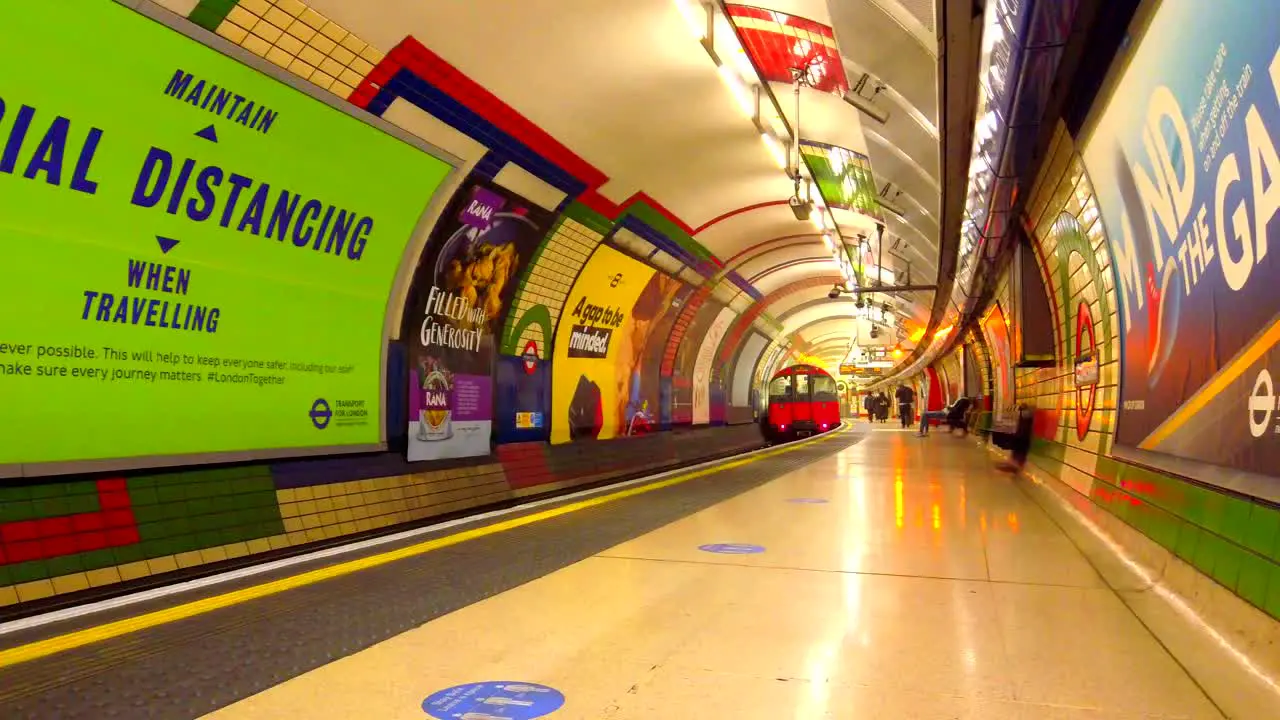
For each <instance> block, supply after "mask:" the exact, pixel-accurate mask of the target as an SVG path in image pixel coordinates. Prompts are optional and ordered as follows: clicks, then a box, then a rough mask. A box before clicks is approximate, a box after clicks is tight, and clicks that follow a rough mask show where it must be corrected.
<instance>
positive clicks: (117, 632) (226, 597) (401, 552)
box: [0, 430, 843, 669]
mask: <svg viewBox="0 0 1280 720" xmlns="http://www.w3.org/2000/svg"><path fill="white" fill-rule="evenodd" d="M841 432H843V430H842V431H841ZM837 434H840V433H825V434H822V435H818V436H817V437H814V438H811V439H809V440H804V441H801V442H795V443H789V444H787V445H784V446H782V447H779V448H775V449H771V450H766V451H764V452H762V453H759V454H756V455H752V456H750V457H747V458H742V459H738V460H728V461H725V462H722V463H719V464H716V465H715V466H713V467H707V468H702V469H701V470H694V471H692V472H688V473H683V474H681V475H677V476H675V477H670V478H667V479H665V480H658V481H656V482H653V483H647V484H644V485H639V486H636V487H630V488H627V489H625V490H619V491H618V492H614V493H609V494H606V495H600V496H597V497H593V498H587V499H585V500H579V501H577V502H573V503H569V504H568V505H563V506H561V507H557V508H552V509H550V510H543V511H541V512H536V513H532V514H529V515H524V516H521V517H516V518H511V519H509V520H502V521H499V522H496V523H492V524H489V525H484V526H482V527H476V528H471V529H468V530H463V531H460V532H457V533H454V534H452V535H446V536H444V537H439V538H434V539H431V540H426V541H423V542H420V543H415V544H413V545H407V546H405V547H402V548H397V549H395V550H388V551H386V552H383V553H379V554H377V555H370V556H369V557H364V558H358V559H355V560H348V561H346V562H341V563H338V564H336V565H330V566H328V567H322V568H316V569H315V570H308V571H306V572H302V573H298V574H297V575H291V576H289V577H284V578H280V579H278V580H272V581H269V582H265V583H261V584H258V585H253V586H250V587H246V588H241V589H239V590H233V591H231V592H227V593H222V594H220V595H214V596H211V597H207V598H203V599H201V600H194V601H192V602H188V603H183V604H180V605H174V606H173V607H170V608H165V609H163V610H155V611H153V612H149V613H143V614H141V615H137V616H134V617H130V618H125V619H123V620H116V621H113V622H109V623H105V624H102V625H96V626H94V627H89V628H84V629H82V630H76V631H73V632H69V633H65V634H62V635H55V636H54V637H51V638H47V639H45V640H37V641H35V642H31V643H27V644H25V645H19V646H17V647H14V648H10V649H8V650H0V669H3V668H7V667H12V666H14V665H19V664H21V663H25V662H31V661H32V660H38V659H40V658H44V657H48V656H50V655H56V654H57V653H60V652H65V651H67V650H74V649H76V648H80V647H84V646H86V645H92V644H94V643H99V642H102V641H104V640H110V639H112V638H117V637H120V636H122V635H128V634H130V633H135V632H138V631H141V630H147V629H150V628H154V627H159V626H161V625H167V624H169V623H172V622H177V621H178V620H185V619H187V618H191V617H195V616H197V615H203V614H205V613H209V612H213V611H214V610H220V609H222V608H227V607H231V606H233V605H239V604H241V603H245V602H249V601H251V600H257V599H260V598H264V597H268V596H271V595H276V594H279V593H282V592H285V591H287V590H293V589H295V588H300V587H305V586H307V585H314V584H315V583H318V582H322V581H324V580H330V579H333V578H337V577H342V576H344V575H350V574H351V573H355V572H359V571H361V570H368V569H370V568H375V567H378V566H381V565H386V564H387V563H391V562H395V561H397V560H403V559H405V558H410V557H414V556H416V555H422V554H425V553H428V552H431V551H432V550H439V549H440V548H446V547H450V546H452V545H457V544H459V543H463V542H466V541H468V540H474V539H476V538H482V537H486V536H489V535H496V534H498V533H501V532H506V531H508V530H514V529H515V528H519V527H524V526H526V525H532V524H534V523H539V522H542V521H544V520H550V519H552V518H557V517H560V516H562V515H568V514H570V513H575V512H578V511H580V510H586V509H588V508H593V507H598V506H600V505H604V504H607V503H611V502H616V501H618V500H623V499H626V498H630V497H635V496H637V495H643V494H645V493H649V492H653V491H654V490H661V489H663V488H668V487H671V486H673V485H679V484H680V483H684V482H688V481H690V480H694V479H697V478H700V477H706V476H707V475H714V474H715V473H719V472H723V471H725V470H732V469H734V468H738V467H742V466H744V465H750V464H751V463H754V462H759V461H760V460H764V459H766V458H770V457H774V456H776V455H782V454H785V453H789V452H792V451H795V450H798V449H799V448H801V447H804V446H806V445H810V444H812V443H816V442H822V441H825V440H829V439H831V438H832V437H835V436H836V435H837Z"/></svg>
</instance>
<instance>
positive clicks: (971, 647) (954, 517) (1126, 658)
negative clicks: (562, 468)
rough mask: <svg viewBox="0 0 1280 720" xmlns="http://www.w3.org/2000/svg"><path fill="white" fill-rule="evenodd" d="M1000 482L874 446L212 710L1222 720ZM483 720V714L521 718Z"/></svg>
mask: <svg viewBox="0 0 1280 720" xmlns="http://www.w3.org/2000/svg"><path fill="white" fill-rule="evenodd" d="M859 431H860V432H867V427H866V425H862V427H861V428H860V429H859ZM990 468H991V460H990V457H989V456H988V455H986V454H985V453H983V452H980V451H978V450H977V449H976V448H975V447H974V445H973V444H972V443H970V442H966V441H963V440H959V439H956V438H950V437H946V436H944V435H936V436H933V437H930V438H927V439H921V438H916V437H913V436H911V435H908V434H905V433H900V432H878V431H877V432H871V433H870V436H869V437H868V438H867V439H866V440H864V441H863V442H862V443H860V444H858V445H855V446H852V447H850V448H848V449H845V450H843V451H841V452H840V453H838V454H835V455H833V456H830V457H828V458H825V459H823V460H820V461H818V462H816V463H814V464H812V465H810V466H808V467H806V468H804V469H802V470H800V471H797V472H794V473H792V474H790V475H787V476H785V477H783V478H781V479H779V480H777V481H775V482H772V483H769V484H767V485H764V486H761V487H759V488H757V489H756V490H753V491H751V492H748V493H746V494H743V495H740V496H738V497H736V498H734V499H732V500H729V501H727V502H724V503H722V504H720V505H717V506H715V507H712V508H710V509H708V510H705V511H703V512H700V513H697V514H695V515H691V516H689V517H686V518H684V519H682V520H680V521H678V522H675V523H672V524H671V525H668V526H666V527H664V528H661V529H659V530H657V531H656V532H653V533H650V534H648V535H645V536H642V537H638V538H635V539H633V540H631V541H628V542H625V543H623V544H621V545H618V546H616V547H613V548H611V549H610V550H608V551H606V552H604V553H601V554H600V555H598V556H595V557H592V558H590V559H588V560H585V561H583V562H580V563H578V564H576V565H572V566H569V567H567V568H565V569H563V570H561V571H559V572H556V573H553V574H551V575H548V576H546V577H543V578H541V579H539V580H537V581H535V582H532V583H529V584H527V585H524V586H521V587H518V588H516V589H514V590H512V591H510V592H507V593H505V594H502V595H499V596H497V597H493V598H490V599H488V600H485V601H483V602H480V603H478V604H475V605H472V606H470V607H467V608H465V609H463V610H460V611H458V612H455V613H453V614H451V615H448V616H445V617H443V618H440V619H438V620H436V621H433V622H431V623H428V624H427V625H425V626H423V627H421V628H419V629H417V630H413V631H411V632H408V633H405V634H403V635H400V636H398V637H396V638H393V639H392V640H390V641H387V642H384V643H382V644H380V645H377V646H375V647H372V648H370V649H368V650H365V651H363V652H360V653H357V654H355V655H352V656H350V657H347V658H345V659H342V660H339V661H337V662H334V663H332V664H330V665H328V666H325V667H322V668H320V669H319V670H316V671H314V672H311V673H308V674H305V675H302V676H300V677H298V678H295V679H293V680H291V681H289V682H286V683H284V684H282V685H280V686H277V687H275V688H273V689H272V690H269V691H267V692H265V693H262V694H260V695H258V696H255V697H251V698H248V699H246V700H244V701H242V702H240V703H237V704H235V705H232V706H230V707H228V708H225V709H224V710H222V711H220V712H218V713H215V714H214V715H212V716H211V717H214V718H217V719H218V720H246V719H249V718H252V719H255V720H257V719H265V718H271V719H272V720H286V719H293V718H297V719H301V718H307V719H308V720H315V719H324V718H404V719H405V720H410V719H412V720H420V719H421V718H424V717H427V716H426V715H425V714H424V710H423V709H422V703H423V700H424V699H425V698H426V697H427V696H428V695H430V694H431V693H433V692H435V691H437V690H441V689H444V688H448V687H450V686H454V685H459V684H463V683H470V682H481V681H491V680H516V681H522V682H533V683H542V684H545V685H548V686H551V687H553V688H555V689H557V690H559V691H561V692H562V693H564V695H565V697H566V698H567V700H566V702H565V704H564V706H563V707H562V708H561V709H559V710H558V711H556V712H554V713H553V714H552V715H550V716H548V717H551V718H553V719H555V720H559V719H562V718H563V719H566V720H567V719H568V718H583V719H590V720H600V719H601V718H609V719H618V720H622V719H644V720H655V719H665V718H734V719H735V720H748V719H754V718H761V719H764V718H770V719H773V718H797V719H805V718H814V719H817V718H891V719H896V718H921V719H924V720H933V719H935V718H936V719H939V720H941V719H943V718H948V719H949V718H984V719H996V720H998V719H1004V718H1019V719H1026V720H1031V719H1033V718H1034V719H1042V718H1049V719H1053V718H1063V719H1076V718H1080V719H1084V718H1089V719H1102V718H1108V719H1109V718H1144V717H1185V718H1219V717H1222V716H1221V715H1220V714H1219V712H1218V711H1217V710H1216V709H1215V707H1214V705H1213V704H1212V703H1211V702H1210V701H1209V699H1208V698H1207V697H1206V696H1205V694H1204V693H1203V692H1202V691H1201V690H1200V688H1199V686H1198V685H1197V684H1196V683H1195V682H1194V681H1193V680H1192V679H1191V678H1190V677H1189V676H1188V675H1187V673H1186V672H1185V671H1184V670H1183V668H1182V667H1181V666H1180V665H1179V664H1178V663H1177V662H1175V661H1174V659H1173V658H1172V657H1171V656H1170V655H1169V654H1168V653H1167V652H1166V651H1165V650H1164V648H1163V647H1162V646H1161V644H1160V643H1159V642H1157V640H1156V639H1155V638H1154V637H1153V636H1152V635H1151V634H1150V633H1149V632H1148V631H1147V630H1146V628H1145V627H1144V626H1143V625H1142V624H1141V623H1140V622H1139V621H1138V620H1137V619H1136V618H1135V617H1134V616H1133V615H1132V614H1131V613H1130V611H1129V610H1128V609H1127V608H1126V606H1125V605H1124V604H1123V603H1122V602H1121V601H1120V599H1119V598H1118V597H1117V596H1116V595H1115V593H1114V592H1112V591H1111V590H1110V589H1109V588H1107V587H1106V585H1105V584H1104V583H1103V582H1102V580H1101V578H1100V577H1099V576H1098V574H1097V573H1095V572H1094V570H1093V568H1092V566H1091V565H1090V564H1089V563H1088V562H1087V561H1086V560H1085V558H1084V557H1083V556H1082V555H1081V554H1080V552H1079V551H1078V550H1077V549H1076V548H1075V546H1074V545H1073V544H1072V543H1071V542H1070V541H1069V540H1068V539H1067V537H1066V536H1065V535H1064V534H1063V532H1062V531H1061V530H1060V529H1059V528H1058V527H1057V526H1056V525H1055V524H1054V523H1053V522H1052V521H1051V520H1050V518H1049V517H1048V516H1047V515H1046V514H1045V513H1044V512H1043V511H1042V510H1040V508H1039V507H1038V506H1037V505H1035V503H1033V502H1032V501H1031V500H1030V499H1028V497H1027V496H1026V495H1024V494H1023V492H1022V491H1021V490H1019V489H1018V488H1017V487H1016V486H1015V485H1014V481H1013V480H1012V479H1011V478H1009V477H1007V476H1003V475H1000V474H997V473H994V472H992V471H991V469H990ZM713 543H741V544H752V545H758V546H763V548H764V551H763V552H759V553H755V554H736V553H735V554H719V553H713V552H706V551H703V550H700V549H699V548H700V546H703V545H708V544H713ZM441 582H448V580H447V578H442V579H441ZM430 591H431V588H429V587H427V588H422V592H430ZM317 631H322V629H317ZM492 712H493V713H494V714H476V715H474V716H473V717H498V718H507V717H528V716H522V715H520V714H518V712H515V710H514V709H512V708H500V709H496V710H493V711H492ZM502 713H515V714H502ZM449 717H454V716H452V715H451V716H449ZM462 717H466V716H462Z"/></svg>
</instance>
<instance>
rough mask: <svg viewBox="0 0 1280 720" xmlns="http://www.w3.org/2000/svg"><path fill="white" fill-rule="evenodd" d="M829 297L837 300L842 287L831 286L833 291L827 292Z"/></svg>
mask: <svg viewBox="0 0 1280 720" xmlns="http://www.w3.org/2000/svg"><path fill="white" fill-rule="evenodd" d="M827 297H828V298H830V299H831V300H835V299H836V298H838V297H840V289H839V288H831V291H830V292H828V293H827Z"/></svg>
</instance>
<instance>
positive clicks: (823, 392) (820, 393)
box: [813, 375, 840, 402]
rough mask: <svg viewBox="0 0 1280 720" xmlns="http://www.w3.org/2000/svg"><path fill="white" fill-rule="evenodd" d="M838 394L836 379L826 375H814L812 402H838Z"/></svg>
mask: <svg viewBox="0 0 1280 720" xmlns="http://www.w3.org/2000/svg"><path fill="white" fill-rule="evenodd" d="M839 399H840V396H839V395H837V394H836V381H835V380H834V379H833V378H829V377H827V376H826V375H816V376H814V378H813V401H814V402H838V401H839Z"/></svg>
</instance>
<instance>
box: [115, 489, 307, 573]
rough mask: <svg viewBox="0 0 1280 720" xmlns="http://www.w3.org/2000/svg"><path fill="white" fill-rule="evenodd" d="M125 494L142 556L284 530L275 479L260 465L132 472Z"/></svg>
mask: <svg viewBox="0 0 1280 720" xmlns="http://www.w3.org/2000/svg"><path fill="white" fill-rule="evenodd" d="M129 496H130V497H131V498H132V499H133V511H134V515H135V517H137V520H138V534H139V536H140V537H141V542H139V543H138V551H139V553H140V554H141V557H142V558H154V557H163V556H166V555H175V554H178V553H183V552H189V551H191V550H200V549H203V548H209V547H217V546H219V545H227V544H230V543H235V542H243V541H245V540H253V539H256V538H261V537H269V536H271V535H278V534H281V533H283V532H284V521H283V520H282V519H281V517H280V507H279V503H278V502H277V500H276V491H275V483H274V481H273V480H272V478H271V474H270V471H269V470H268V468H266V467H265V466H251V467H245V468H229V469H218V470H199V471H193V472H185V473H173V474H167V475H153V476H150V477H143V478H133V479H130V480H129ZM140 559H141V558H140Z"/></svg>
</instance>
